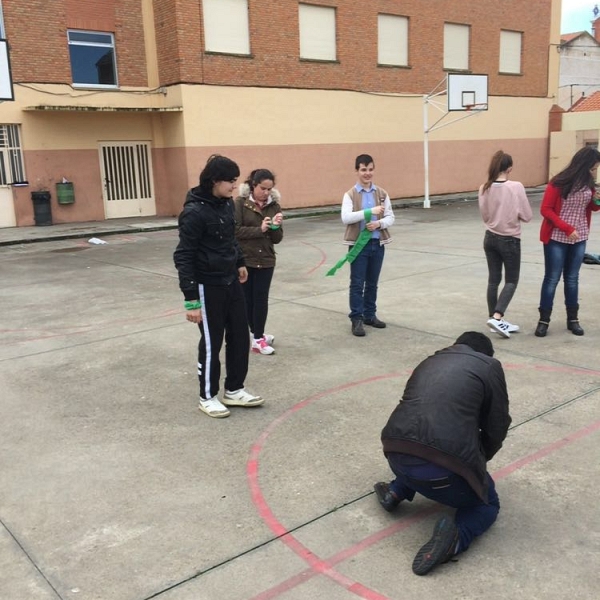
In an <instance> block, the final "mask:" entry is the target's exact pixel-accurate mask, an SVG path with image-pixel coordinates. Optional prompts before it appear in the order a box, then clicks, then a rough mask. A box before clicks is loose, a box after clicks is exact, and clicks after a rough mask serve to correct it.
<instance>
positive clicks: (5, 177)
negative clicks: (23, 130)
mask: <svg viewBox="0 0 600 600" xmlns="http://www.w3.org/2000/svg"><path fill="white" fill-rule="evenodd" d="M24 181H26V180H25V167H24V164H23V152H22V150H21V135H20V131H19V126H18V125H0V185H11V184H14V183H22V182H24Z"/></svg>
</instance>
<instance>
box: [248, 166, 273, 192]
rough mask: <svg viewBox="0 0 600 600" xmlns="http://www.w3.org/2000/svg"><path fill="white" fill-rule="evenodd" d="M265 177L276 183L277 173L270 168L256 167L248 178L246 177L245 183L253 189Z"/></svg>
mask: <svg viewBox="0 0 600 600" xmlns="http://www.w3.org/2000/svg"><path fill="white" fill-rule="evenodd" d="M265 179H270V180H271V181H272V182H273V185H275V175H274V174H273V172H272V171H269V169H254V171H252V173H250V175H248V179H246V181H245V183H247V184H248V185H249V186H250V189H251V190H253V189H254V188H255V187H256V186H257V185H258V184H259V183H260V182H261V181H264V180H265Z"/></svg>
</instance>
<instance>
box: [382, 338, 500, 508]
mask: <svg viewBox="0 0 600 600" xmlns="http://www.w3.org/2000/svg"><path fill="white" fill-rule="evenodd" d="M510 422H511V418H510V415H509V412H508V393H507V391H506V381H505V378H504V371H503V369H502V365H501V364H500V362H499V361H498V360H496V359H495V358H492V357H490V356H487V355H486V354H482V353H481V352H476V351H475V350H473V349H471V348H470V347H469V346H466V345H464V344H458V345H454V346H450V347H449V348H445V349H443V350H440V351H439V352H436V353H435V354H434V355H433V356H430V357H428V358H426V359H425V360H424V361H423V362H422V363H421V364H420V365H419V366H418V367H417V368H416V369H415V370H414V372H413V374H412V375H411V377H410V379H409V380H408V382H407V384H406V388H405V390H404V395H403V396H402V400H401V401H400V404H398V406H397V407H396V408H395V410H394V412H393V413H392V414H391V416H390V418H389V420H388V422H387V425H386V426H385V427H384V428H383V431H382V432H381V441H382V443H383V451H384V452H386V453H387V452H400V453H402V454H409V455H412V456H418V457H420V458H423V459H425V460H428V461H430V462H432V463H435V464H437V465H440V466H442V467H445V468H447V469H449V470H450V471H452V472H453V473H456V474H458V475H460V476H461V477H463V478H464V479H466V480H467V482H468V483H469V485H470V486H471V487H472V488H473V490H474V491H475V492H476V493H477V495H478V496H480V497H481V498H482V500H484V501H487V477H486V471H487V464H486V463H487V461H489V460H491V458H492V457H493V456H494V454H496V452H498V450H500V448H501V447H502V443H503V442H504V439H505V437H506V433H507V431H508V426H509V425H510Z"/></svg>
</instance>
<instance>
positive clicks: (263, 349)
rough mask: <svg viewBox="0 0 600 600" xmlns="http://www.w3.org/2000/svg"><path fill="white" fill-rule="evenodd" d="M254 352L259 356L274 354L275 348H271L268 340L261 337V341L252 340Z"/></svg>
mask: <svg viewBox="0 0 600 600" xmlns="http://www.w3.org/2000/svg"><path fill="white" fill-rule="evenodd" d="M252 352H256V353H257V354H273V353H274V352H275V348H273V347H272V346H269V344H268V343H267V340H266V339H265V338H264V337H261V338H260V340H255V339H253V340H252Z"/></svg>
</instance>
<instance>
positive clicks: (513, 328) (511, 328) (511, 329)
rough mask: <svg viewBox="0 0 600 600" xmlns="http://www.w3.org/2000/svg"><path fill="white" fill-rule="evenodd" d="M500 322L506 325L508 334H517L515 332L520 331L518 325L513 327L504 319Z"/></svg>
mask: <svg viewBox="0 0 600 600" xmlns="http://www.w3.org/2000/svg"><path fill="white" fill-rule="evenodd" d="M502 321H503V322H504V323H506V324H507V325H508V333H517V331H519V330H520V329H521V328H520V327H519V326H518V325H513V324H512V323H509V322H508V321H505V320H504V319H502Z"/></svg>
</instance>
